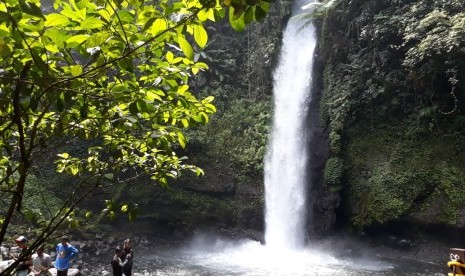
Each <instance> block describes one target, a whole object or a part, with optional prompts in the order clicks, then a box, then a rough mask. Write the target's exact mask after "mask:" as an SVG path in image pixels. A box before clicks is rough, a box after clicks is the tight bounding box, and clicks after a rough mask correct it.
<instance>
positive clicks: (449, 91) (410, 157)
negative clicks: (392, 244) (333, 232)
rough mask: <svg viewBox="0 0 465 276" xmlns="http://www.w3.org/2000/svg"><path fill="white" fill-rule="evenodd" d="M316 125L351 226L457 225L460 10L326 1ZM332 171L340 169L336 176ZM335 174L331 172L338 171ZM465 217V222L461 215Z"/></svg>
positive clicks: (424, 3)
mask: <svg viewBox="0 0 465 276" xmlns="http://www.w3.org/2000/svg"><path fill="white" fill-rule="evenodd" d="M328 2H331V3H332V4H334V5H331V6H329V5H328V8H327V9H326V10H325V12H324V13H322V12H321V11H322V10H321V9H320V10H319V14H317V15H318V16H319V17H321V18H322V37H321V40H320V47H321V51H322V53H323V56H324V60H325V71H324V94H323V99H322V102H321V110H322V118H323V121H324V123H325V124H327V125H329V126H330V128H331V133H330V139H331V151H332V156H333V157H334V158H340V159H341V160H344V171H345V172H347V174H342V175H339V176H340V177H341V178H340V179H339V180H336V179H335V178H334V177H332V176H336V175H338V174H335V173H334V171H335V162H334V161H333V162H332V161H331V160H334V159H333V158H331V159H330V160H328V164H327V169H326V170H327V171H329V172H327V173H326V174H325V176H326V178H327V184H329V185H333V184H334V183H338V182H340V183H344V185H345V186H344V187H343V191H345V192H344V193H343V195H344V196H345V197H346V198H345V199H344V200H343V202H346V205H345V206H342V208H344V209H347V210H348V214H349V216H350V218H349V219H350V220H351V221H352V223H353V224H354V225H356V226H359V227H364V226H368V225H372V224H380V223H386V222H389V221H394V220H397V219H400V218H410V219H412V220H414V221H418V222H420V223H446V224H455V223H457V219H458V218H459V214H460V210H461V208H463V206H464V204H465V201H464V200H463V199H462V198H463V197H460V196H459V195H460V193H461V192H463V189H464V188H465V184H464V183H463V177H464V176H465V172H464V171H463V164H464V163H465V152H464V148H463V141H464V132H463V129H464V127H465V125H464V119H463V118H464V115H465V97H464V96H463V95H465V94H464V92H465V84H464V81H465V79H464V76H465V74H464V72H465V36H464V35H463V32H464V30H465V29H464V22H465V21H464V20H465V13H464V12H463V10H464V3H463V1H433V0H409V1H391V0H383V1H365V0H357V1H328ZM337 168H340V166H337ZM336 171H339V170H336ZM461 215H462V216H463V214H461Z"/></svg>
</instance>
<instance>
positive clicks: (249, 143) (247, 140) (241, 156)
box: [192, 99, 271, 183]
mask: <svg viewBox="0 0 465 276" xmlns="http://www.w3.org/2000/svg"><path fill="white" fill-rule="evenodd" d="M228 104H229V107H228V108H226V109H225V110H224V112H222V114H220V115H218V116H215V117H214V118H213V119H212V121H211V124H209V125H208V126H206V128H203V129H202V132H197V133H196V134H195V135H193V136H192V139H193V141H192V142H193V143H195V144H197V143H198V144H202V145H205V146H207V145H208V146H207V147H208V148H207V149H204V150H205V153H206V154H207V155H208V159H211V160H222V161H221V162H222V163H223V164H224V165H226V166H228V167H230V168H233V171H235V175H236V176H237V177H239V179H237V180H239V182H240V183H241V182H253V181H246V180H247V179H248V178H252V179H256V178H257V177H261V176H259V175H258V176H257V172H260V171H262V170H263V157H264V154H265V147H266V141H267V138H268V133H269V131H270V116H271V114H270V113H269V110H270V107H269V104H268V103H267V102H252V101H249V100H241V99H237V100H236V99H235V100H231V101H230V102H229V103H228ZM244 114H247V116H244ZM204 131H205V132H204Z"/></svg>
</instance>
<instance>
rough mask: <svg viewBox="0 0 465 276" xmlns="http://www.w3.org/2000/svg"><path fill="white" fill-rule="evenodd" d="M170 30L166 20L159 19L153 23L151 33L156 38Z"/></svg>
mask: <svg viewBox="0 0 465 276" xmlns="http://www.w3.org/2000/svg"><path fill="white" fill-rule="evenodd" d="M166 29H168V24H167V23H166V21H165V20H164V19H160V18H158V19H157V20H155V22H153V24H152V28H150V33H151V34H152V35H154V36H156V35H157V34H159V33H161V32H163V31H165V30H166Z"/></svg>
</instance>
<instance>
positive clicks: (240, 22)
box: [229, 7, 245, 32]
mask: <svg viewBox="0 0 465 276" xmlns="http://www.w3.org/2000/svg"><path fill="white" fill-rule="evenodd" d="M235 17H236V16H235V15H234V8H233V7H229V24H231V27H233V29H234V30H236V31H238V32H241V31H243V30H244V29H245V21H244V14H241V15H240V16H239V17H238V18H235Z"/></svg>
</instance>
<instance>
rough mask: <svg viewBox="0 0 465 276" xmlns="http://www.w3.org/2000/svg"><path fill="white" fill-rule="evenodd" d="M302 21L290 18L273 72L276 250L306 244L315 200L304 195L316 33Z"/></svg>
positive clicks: (269, 173)
mask: <svg viewBox="0 0 465 276" xmlns="http://www.w3.org/2000/svg"><path fill="white" fill-rule="evenodd" d="M299 9H300V8H299ZM299 9H297V10H299ZM303 24H304V22H303V21H302V20H293V19H291V20H290V21H289V23H288V25H287V27H286V29H285V31H284V34H283V42H282V43H283V44H282V49H281V56H280V59H279V60H280V61H279V64H278V67H277V68H276V71H275V74H274V85H273V87H274V90H273V95H274V120H273V132H272V135H271V139H270V142H269V145H268V151H267V156H266V158H265V202H266V210H265V223H266V231H265V241H266V246H267V247H269V248H270V250H276V251H280V250H288V249H290V250H292V249H298V248H302V247H303V246H304V242H305V235H304V228H305V224H306V220H305V218H306V215H307V211H308V210H307V206H310V204H307V199H306V196H305V195H306V190H307V185H308V184H309V183H307V181H306V178H307V176H306V171H307V169H306V168H307V146H306V145H307V137H306V131H305V121H306V118H307V116H306V114H307V106H308V103H309V101H310V100H311V99H310V97H311V91H310V90H311V89H310V87H311V75H312V73H311V70H312V62H313V51H314V49H315V46H316V35H315V28H314V26H313V24H311V25H308V26H306V27H305V28H303V26H302V25H303Z"/></svg>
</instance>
